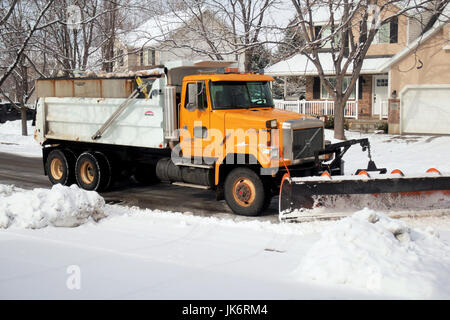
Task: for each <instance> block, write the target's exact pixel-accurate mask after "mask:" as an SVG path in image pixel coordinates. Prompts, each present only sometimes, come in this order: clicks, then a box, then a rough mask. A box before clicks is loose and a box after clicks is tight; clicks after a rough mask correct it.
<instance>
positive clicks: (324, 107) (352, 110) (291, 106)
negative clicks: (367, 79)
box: [274, 100, 387, 119]
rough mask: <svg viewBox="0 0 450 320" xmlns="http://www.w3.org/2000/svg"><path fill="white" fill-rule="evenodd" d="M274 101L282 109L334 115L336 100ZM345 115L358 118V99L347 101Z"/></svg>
mask: <svg viewBox="0 0 450 320" xmlns="http://www.w3.org/2000/svg"><path fill="white" fill-rule="evenodd" d="M274 103H275V107H276V108H278V109H282V110H289V111H294V112H298V113H303V114H309V115H314V116H326V115H331V116H332V115H334V101H330V100H324V101H306V100H297V101H285V100H274ZM386 110H387V109H386ZM386 116H387V114H386ZM344 117H346V118H354V119H358V103H357V102H356V101H347V103H346V105H345V109H344Z"/></svg>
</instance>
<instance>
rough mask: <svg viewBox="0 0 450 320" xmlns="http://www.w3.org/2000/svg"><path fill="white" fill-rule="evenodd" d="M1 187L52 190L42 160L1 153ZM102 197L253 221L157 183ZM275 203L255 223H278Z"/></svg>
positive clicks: (209, 194) (198, 194)
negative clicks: (11, 185)
mask: <svg viewBox="0 0 450 320" xmlns="http://www.w3.org/2000/svg"><path fill="white" fill-rule="evenodd" d="M0 184H13V185H15V186H17V187H20V188H24V189H33V188H51V183H50V181H49V180H48V178H47V176H45V175H44V171H43V164H42V159H41V158H32V157H21V156H17V155H13V154H9V153H1V152H0ZM101 195H102V196H103V197H104V198H105V200H106V201H107V202H108V203H119V204H123V205H126V206H138V207H140V208H147V209H159V210H164V211H178V212H192V213H193V214H195V215H202V216H217V217H227V218H232V219H243V220H247V219H255V218H246V217H237V216H235V215H234V214H233V213H232V212H231V210H230V209H229V208H228V206H227V204H226V203H225V201H224V200H222V201H216V196H215V193H214V192H213V191H210V190H202V189H194V188H188V187H180V186H174V185H169V184H165V183H159V184H155V185H151V186H145V187H144V186H140V185H138V184H137V183H134V182H133V181H131V180H130V181H129V182H125V183H121V184H120V185H115V186H114V187H113V188H112V190H110V191H108V192H103V193H101ZM277 206H278V202H277V198H276V197H275V198H274V199H273V200H272V203H271V206H270V208H269V210H268V211H267V212H265V213H264V215H263V216H262V217H258V218H256V219H258V220H269V221H273V222H275V221H277V219H278V217H277V213H278V209H277Z"/></svg>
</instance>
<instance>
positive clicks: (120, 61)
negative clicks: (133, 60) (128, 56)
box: [116, 49, 124, 67]
mask: <svg viewBox="0 0 450 320" xmlns="http://www.w3.org/2000/svg"><path fill="white" fill-rule="evenodd" d="M116 57H117V63H118V64H119V67H123V62H124V61H123V50H122V49H117V51H116Z"/></svg>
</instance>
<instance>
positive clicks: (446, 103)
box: [265, 5, 450, 134]
mask: <svg viewBox="0 0 450 320" xmlns="http://www.w3.org/2000/svg"><path fill="white" fill-rule="evenodd" d="M449 7H450V5H447V8H446V9H445V11H444V13H443V14H442V15H441V16H440V18H438V19H437V20H436V21H435V22H434V23H432V22H433V21H430V20H431V15H422V16H421V17H422V18H423V21H419V20H418V19H417V16H414V14H413V13H411V14H409V15H407V14H402V15H399V16H398V17H397V18H396V19H393V20H392V21H391V23H389V24H386V25H383V26H382V27H381V28H380V29H379V30H378V32H377V34H376V36H375V39H374V42H373V43H372V44H371V46H370V48H369V50H368V52H367V55H366V58H365V60H364V62H363V66H362V69H361V72H360V76H359V78H358V80H357V84H356V86H355V89H354V91H353V92H352V94H351V96H350V99H349V100H348V102H347V106H346V108H345V116H346V117H347V118H354V119H367V120H379V119H387V121H388V123H389V133H393V134H396V133H402V134H407V133H424V134H450V24H449V21H448V17H449V12H450V10H449ZM392 12H395V11H392ZM318 16H319V18H318V19H317V20H315V21H316V22H315V24H314V31H315V32H317V33H318V32H320V30H321V27H322V26H324V25H326V24H327V23H328V19H327V17H326V16H325V17H324V16H323V15H320V14H319V15H318ZM321 18H322V19H321ZM427 24H430V25H431V26H432V27H431V28H428V30H427V29H424V27H423V26H424V25H427ZM324 31H326V30H324ZM324 31H322V35H325V36H326V32H324ZM327 49H328V50H327ZM319 59H320V61H321V64H322V66H323V69H324V73H325V75H326V76H328V77H329V78H328V79H329V80H330V81H333V76H334V75H335V74H334V65H333V61H332V57H331V53H330V52H329V47H328V46H327V45H326V44H325V45H324V46H323V50H322V52H320V53H319ZM351 72H352V69H351V68H350V69H349V70H348V74H349V75H350V74H351ZM265 73H266V74H268V75H272V76H277V77H287V76H300V77H305V78H306V95H305V96H306V97H305V98H306V101H304V102H302V103H300V102H299V103H298V104H297V108H298V110H299V111H303V112H306V113H312V114H317V115H323V114H332V113H333V107H334V102H333V101H332V100H331V99H330V95H329V94H328V92H327V91H326V90H325V88H324V86H323V84H322V83H321V81H320V78H319V76H318V71H317V69H316V68H315V66H314V65H313V64H312V63H311V62H310V61H308V59H307V57H306V56H304V55H302V54H297V55H294V56H292V57H291V58H289V59H287V60H284V61H280V62H278V63H276V64H274V65H272V66H269V67H268V68H266V69H265ZM344 81H345V80H344ZM344 85H345V82H344ZM278 103H281V105H282V104H283V103H284V102H282V101H281V102H278ZM284 104H286V105H291V106H292V102H285V103H284ZM294 107H295V106H294Z"/></svg>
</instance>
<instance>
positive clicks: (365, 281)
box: [294, 208, 450, 299]
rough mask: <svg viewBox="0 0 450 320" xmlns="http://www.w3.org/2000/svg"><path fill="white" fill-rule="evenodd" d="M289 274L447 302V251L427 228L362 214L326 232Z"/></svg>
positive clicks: (369, 212)
mask: <svg viewBox="0 0 450 320" xmlns="http://www.w3.org/2000/svg"><path fill="white" fill-rule="evenodd" d="M294 275H295V276H296V277H297V278H299V279H301V280H307V281H309V280H315V281H318V282H322V283H326V284H329V283H334V284H345V285H349V286H351V287H356V288H363V289H366V290H369V291H371V292H374V293H382V294H386V295H391V296H394V297H402V298H412V299H414V298H416V299H417V298H418V299H428V298H444V299H448V298H450V247H449V246H448V245H446V244H445V243H443V242H442V241H441V240H440V239H439V235H438V234H437V233H436V232H434V230H433V229H432V228H427V229H426V230H421V229H411V228H409V227H408V226H407V225H406V224H405V223H404V222H402V221H398V220H394V219H391V218H389V217H387V216H386V215H384V214H382V213H378V212H375V211H372V210H370V209H367V208H365V209H363V210H361V211H358V212H357V213H355V214H354V215H353V216H351V217H348V218H345V219H343V220H341V221H339V222H337V223H335V224H333V225H331V226H329V227H327V228H326V229H325V230H324V231H323V233H322V237H321V239H320V240H319V241H318V242H317V243H316V244H314V246H313V247H312V248H311V249H310V250H309V251H308V253H307V254H306V256H305V257H304V260H303V261H302V263H301V264H300V266H299V268H298V269H297V270H296V271H295V272H294Z"/></svg>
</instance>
